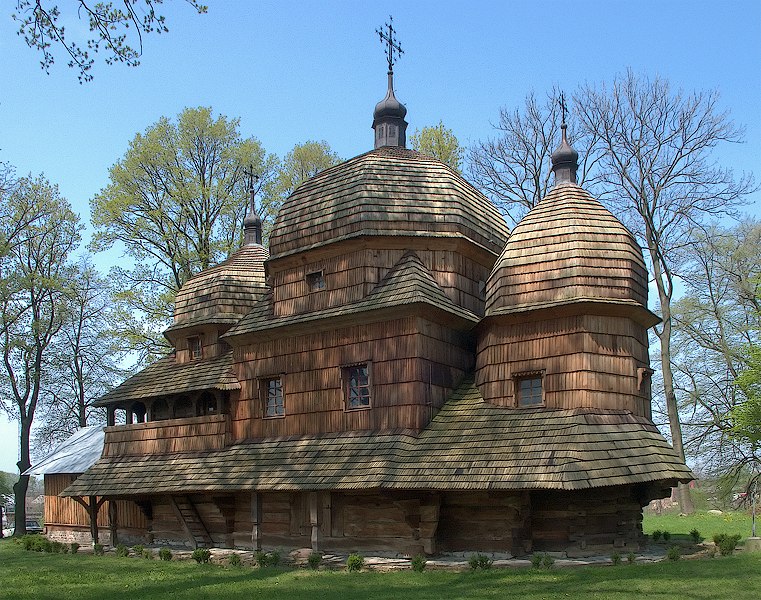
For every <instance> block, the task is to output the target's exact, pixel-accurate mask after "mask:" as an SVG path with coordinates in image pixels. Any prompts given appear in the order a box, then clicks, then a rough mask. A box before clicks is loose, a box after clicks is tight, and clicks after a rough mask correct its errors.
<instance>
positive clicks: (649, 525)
mask: <svg viewBox="0 0 761 600" xmlns="http://www.w3.org/2000/svg"><path fill="white" fill-rule="evenodd" d="M642 529H643V531H644V532H645V533H647V534H651V533H653V531H655V530H656V529H659V530H660V531H668V532H669V533H671V535H672V536H674V535H675V536H678V537H680V538H681V537H682V536H685V537H689V533H690V531H691V530H693V529H697V530H698V531H699V532H700V533H701V535H702V536H703V537H704V538H705V539H706V540H711V539H712V538H713V535H714V534H715V533H726V534H728V535H732V534H735V533H739V534H740V535H741V536H742V537H743V539H744V538H747V537H750V532H751V518H750V515H749V514H747V513H744V512H725V513H724V514H721V515H712V514H709V513H708V512H706V511H698V512H695V513H694V514H692V515H689V516H685V517H680V516H679V515H678V514H677V513H668V514H662V515H654V514H649V513H648V512H646V513H645V515H644V518H643V520H642ZM759 532H761V518H759V516H758V515H756V533H757V534H759Z"/></svg>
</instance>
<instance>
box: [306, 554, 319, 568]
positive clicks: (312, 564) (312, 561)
mask: <svg viewBox="0 0 761 600" xmlns="http://www.w3.org/2000/svg"><path fill="white" fill-rule="evenodd" d="M321 562H322V554H320V553H319V552H312V553H311V554H310V555H309V557H308V558H307V564H308V565H309V568H310V569H317V567H319V566H320V563H321Z"/></svg>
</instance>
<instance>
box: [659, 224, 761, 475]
mask: <svg viewBox="0 0 761 600" xmlns="http://www.w3.org/2000/svg"><path fill="white" fill-rule="evenodd" d="M759 277H761V224H759V223H758V222H757V221H753V220H745V221H743V222H742V223H739V224H738V225H736V226H735V227H732V228H720V227H717V226H713V227H709V228H706V229H705V230H699V231H697V232H695V233H694V234H693V244H692V247H691V258H690V261H689V264H688V265H687V268H686V270H684V271H683V273H682V279H683V282H684V287H685V289H684V295H683V296H682V297H681V298H680V299H679V300H678V301H677V302H675V303H674V306H673V311H672V318H673V322H674V339H673V347H674V352H673V355H672V361H673V367H674V386H675V389H676V392H677V397H678V398H679V399H680V401H679V409H680V415H681V422H682V428H683V434H684V436H685V440H684V446H685V452H686V453H687V454H689V455H691V456H693V457H694V458H695V459H696V461H697V463H698V464H699V465H700V468H701V470H702V471H703V472H704V473H706V474H707V475H709V476H711V477H713V478H719V477H721V476H724V475H727V474H740V473H742V472H743V471H744V470H745V468H746V466H747V465H748V464H750V463H751V462H753V460H754V458H755V457H754V451H753V449H752V445H750V444H748V443H747V440H745V439H744V438H743V437H741V436H738V435H737V434H736V433H737V432H736V431H735V430H734V428H733V427H734V424H735V419H734V416H735V415H736V414H737V411H738V410H740V409H741V406H742V405H743V403H744V400H745V398H747V397H749V391H750V389H747V390H743V389H742V386H740V388H739V389H738V386H737V382H739V381H740V377H741V374H742V373H743V372H745V371H746V370H747V369H750V368H751V367H752V364H753V360H752V357H753V353H752V352H749V351H748V349H749V348H754V347H757V346H758V343H759V332H760V331H761V328H760V327H759V326H760V325H761V312H759V309H760V308H761V306H760V304H761V303H760V302H759V297H758V294H757V289H756V284H755V283H754V282H757V281H759Z"/></svg>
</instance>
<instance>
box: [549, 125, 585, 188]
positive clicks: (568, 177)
mask: <svg viewBox="0 0 761 600" xmlns="http://www.w3.org/2000/svg"><path fill="white" fill-rule="evenodd" d="M560 128H561V130H562V131H563V139H562V140H561V141H560V146H558V148H557V150H555V152H553V153H552V157H551V158H552V172H553V173H555V185H558V184H560V183H576V170H577V169H578V168H579V153H578V152H576V150H574V149H573V147H572V146H571V144H570V143H568V138H567V137H566V128H567V126H566V124H565V123H563V124H562V125H561V126H560Z"/></svg>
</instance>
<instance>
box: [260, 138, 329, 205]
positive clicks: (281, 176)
mask: <svg viewBox="0 0 761 600" xmlns="http://www.w3.org/2000/svg"><path fill="white" fill-rule="evenodd" d="M339 162H341V158H340V157H339V156H338V154H336V153H335V152H333V150H332V149H331V148H330V146H329V145H328V143H327V142H326V141H324V140H323V141H319V142H315V141H311V140H310V141H307V142H304V143H303V144H296V145H295V146H294V147H293V150H291V151H290V152H289V153H288V154H286V155H285V158H284V159H283V161H282V163H280V165H279V167H278V170H277V177H276V178H275V181H274V183H275V186H274V192H275V193H274V194H272V195H271V198H272V199H271V200H270V201H271V202H273V201H275V202H278V204H277V206H273V208H274V209H275V210H274V211H272V213H271V214H273V215H274V214H276V213H277V209H278V208H280V204H279V203H280V202H282V201H283V200H285V199H286V198H287V197H288V196H290V195H291V194H292V193H293V192H294V191H295V190H296V188H297V187H299V186H300V185H301V184H302V183H304V182H305V181H306V180H307V179H310V178H311V177H314V176H315V175H317V173H319V172H320V171H323V170H324V169H327V168H329V167H332V166H333V165H337V164H338V163H339Z"/></svg>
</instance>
